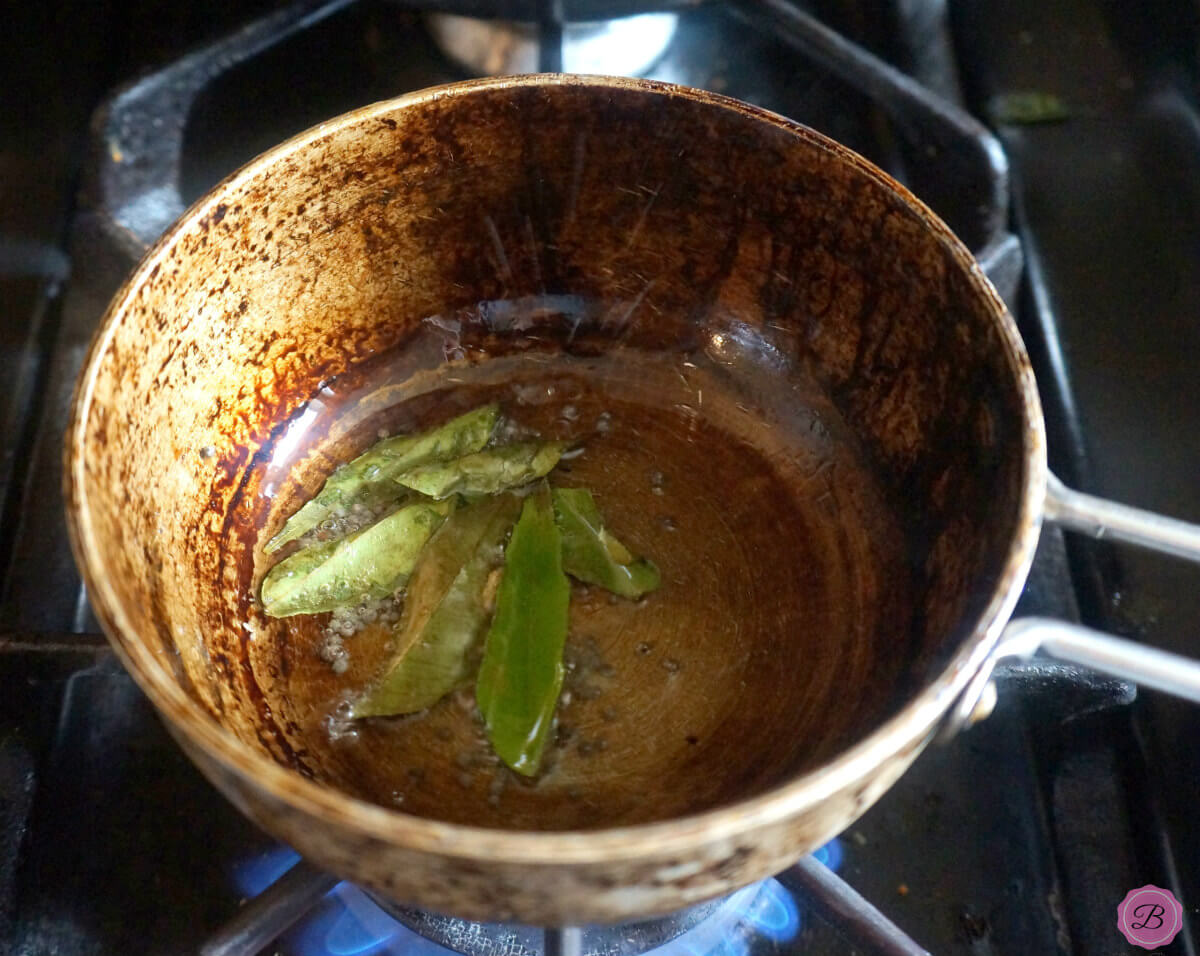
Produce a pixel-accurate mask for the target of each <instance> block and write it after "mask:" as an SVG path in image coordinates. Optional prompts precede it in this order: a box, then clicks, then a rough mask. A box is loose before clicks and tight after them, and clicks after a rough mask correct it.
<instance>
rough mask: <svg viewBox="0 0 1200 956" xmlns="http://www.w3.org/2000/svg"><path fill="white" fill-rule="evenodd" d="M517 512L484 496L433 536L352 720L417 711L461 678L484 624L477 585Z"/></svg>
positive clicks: (507, 499)
mask: <svg viewBox="0 0 1200 956" xmlns="http://www.w3.org/2000/svg"><path fill="white" fill-rule="evenodd" d="M520 511H521V499H520V498H517V497H516V496H515V495H500V496H497V497H495V498H486V499H484V500H482V501H479V502H477V503H475V504H473V505H468V506H467V507H465V508H461V509H459V510H458V511H456V512H455V513H454V514H453V515H451V516H450V517H449V518H447V519H446V521H445V522H444V523H443V524H442V526H441V527H440V528H439V529H438V530H437V531H436V532H435V533H434V535H433V537H432V538H431V539H430V541H429V544H427V545H426V546H425V549H424V551H422V552H421V556H420V558H419V559H418V560H417V565H416V567H415V568H414V569H413V573H412V576H411V577H410V578H409V580H408V591H407V594H406V595H405V599H404V616H403V617H402V618H401V619H400V623H399V624H398V625H397V626H396V630H395V634H396V650H395V653H394V654H393V656H392V658H391V662H390V663H389V664H388V666H387V668H386V669H385V670H384V673H383V677H382V678H381V679H380V680H379V682H378V683H377V684H376V685H375V686H374V687H372V688H371V690H369V691H368V692H367V693H366V694H365V695H364V696H363V697H362V699H360V700H359V701H358V702H357V703H356V704H355V705H354V707H353V710H352V716H353V717H372V716H386V715H391V714H411V713H413V712H414V711H418V710H424V709H425V708H426V707H431V706H433V705H434V704H436V703H437V702H438V701H439V700H441V698H442V697H443V696H445V695H446V694H448V693H450V691H452V690H454V688H455V687H457V686H458V685H459V684H461V683H462V681H463V680H464V679H465V678H467V677H468V676H469V675H468V667H469V658H470V656H471V654H470V652H471V650H472V648H473V647H474V646H475V644H476V643H477V642H478V640H479V639H480V638H481V637H482V636H483V633H484V630H485V629H486V627H487V622H488V615H489V610H488V608H487V606H486V604H485V602H484V599H483V591H484V587H485V585H486V584H487V579H488V576H489V575H490V574H491V572H492V571H494V570H495V569H496V568H497V567H499V565H500V563H501V560H502V556H503V544H504V536H505V535H506V534H507V533H508V530H509V528H511V527H512V526H513V522H515V521H516V520H517V516H518V514H519V513H520Z"/></svg>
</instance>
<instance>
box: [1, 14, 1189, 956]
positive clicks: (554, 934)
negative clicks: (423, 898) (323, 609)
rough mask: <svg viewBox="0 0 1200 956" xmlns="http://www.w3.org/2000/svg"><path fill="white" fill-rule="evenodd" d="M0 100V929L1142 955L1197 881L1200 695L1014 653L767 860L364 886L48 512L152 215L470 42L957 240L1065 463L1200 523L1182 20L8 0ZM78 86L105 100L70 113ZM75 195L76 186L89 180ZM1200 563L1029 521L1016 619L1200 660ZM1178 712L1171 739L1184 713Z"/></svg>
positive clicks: (34, 940)
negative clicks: (746, 115)
mask: <svg viewBox="0 0 1200 956" xmlns="http://www.w3.org/2000/svg"><path fill="white" fill-rule="evenodd" d="M13 16H14V17H15V21H16V22H15V23H13V24H11V25H10V27H9V30H8V31H7V36H6V40H5V42H6V43H7V44H8V52H7V54H6V56H5V57H4V58H3V63H4V66H3V67H2V69H4V70H5V71H7V74H8V76H7V78H8V83H7V84H6V89H8V90H9V91H15V92H16V93H17V94H18V95H17V96H16V97H14V100H15V102H14V105H15V109H14V110H13V111H12V112H11V114H10V115H6V116H4V117H3V120H2V121H0V182H3V184H4V185H5V186H8V187H9V188H7V189H2V190H0V305H2V306H3V308H2V309H0V314H2V315H3V317H4V318H3V322H4V326H3V327H4V328H5V330H6V332H7V336H8V347H7V348H6V349H5V350H3V354H0V362H3V363H4V365H3V367H4V369H5V371H6V372H7V373H8V375H7V379H6V381H7V382H9V388H8V389H7V390H6V392H5V394H4V395H3V397H0V409H2V412H0V421H2V422H3V427H4V445H3V448H4V455H3V458H2V459H0V495H2V498H0V501H2V503H3V508H4V521H3V522H2V524H0V571H2V573H3V592H2V603H0V680H2V681H3V686H4V688H5V693H4V694H3V695H0V952H5V953H7V952H12V953H16V954H41V953H56V954H59V953H61V954H65V956H70V954H76V953H79V954H83V953H89V954H92V953H94V954H107V953H122V954H124V953H134V952H137V953H150V954H156V953H164V954H165V953H178V952H182V951H187V952H202V953H205V954H206V956H232V954H235V953H239V954H249V953H258V952H267V953H280V954H304V956H310V954H313V956H315V954H350V953H406V954H408V953H422V954H423V953H431V954H432V953H446V952H460V953H468V954H474V953H488V954H492V953H495V954H500V953H503V954H511V956H518V954H524V953H539V952H546V953H567V952H573V953H613V954H616V953H620V954H622V956H624V954H632V953H645V952H654V953H656V954H664V956H666V954H671V956H676V954H680V956H682V954H693V956H706V954H717V953H720V954H736V956H756V954H768V953H802V952H814V953H862V954H872V953H891V954H895V953H909V954H912V953H919V952H922V951H929V952H934V953H938V954H956V953H957V954H964V956H966V954H970V956H982V954H989V953H1039V954H1040V953H1045V954H1054V953H1062V954H1072V956H1074V954H1100V953H1103V954H1110V953H1118V952H1130V951H1132V950H1131V948H1130V946H1129V945H1128V944H1127V943H1126V941H1125V940H1124V938H1123V937H1122V936H1121V935H1120V934H1119V932H1118V930H1117V919H1116V912H1117V905H1118V904H1119V903H1120V902H1121V901H1122V899H1123V898H1124V897H1125V895H1126V893H1127V892H1128V891H1130V890H1131V889H1134V888H1136V887H1140V886H1143V885H1145V884H1147V883H1152V884H1154V885H1156V886H1160V887H1164V888H1168V889H1170V890H1171V891H1172V892H1173V893H1174V895H1175V896H1176V897H1177V898H1178V899H1180V900H1182V901H1183V904H1184V916H1185V926H1184V929H1183V931H1182V932H1181V933H1180V934H1179V936H1178V937H1176V939H1175V941H1174V942H1173V943H1170V944H1169V945H1167V946H1164V947H1162V948H1161V951H1162V952H1163V953H1172V954H1191V953H1194V952H1195V949H1194V943H1193V938H1192V931H1193V930H1192V927H1191V925H1189V922H1188V921H1190V922H1191V923H1195V921H1196V916H1197V913H1198V912H1200V911H1198V910H1197V906H1200V828H1197V827H1196V826H1194V824H1193V821H1192V814H1193V812H1194V808H1195V805H1196V796H1197V794H1200V749H1197V748H1196V747H1195V746H1194V745H1192V744H1191V743H1190V742H1191V741H1195V740H1196V739H1198V738H1200V714H1198V713H1197V712H1196V711H1195V710H1193V709H1192V708H1190V707H1189V706H1188V705H1184V704H1178V703H1176V702H1174V701H1170V700H1167V699H1165V698H1161V697H1159V696H1158V695H1155V694H1150V693H1141V694H1138V693H1136V692H1135V690H1134V688H1132V687H1131V686H1130V685H1128V684H1125V683H1123V682H1120V681H1113V680H1108V679H1103V678H1098V677H1096V676H1095V675H1090V674H1087V673H1085V672H1081V671H1078V670H1076V669H1073V668H1070V667H1066V666H1060V665H1051V664H1047V663H1044V662H1041V661H1035V662H1032V663H1029V664H1025V665H1020V666H1006V667H1004V668H1002V669H1001V670H1000V672H999V695H998V698H999V699H998V704H997V706H996V709H995V711H994V712H993V713H992V715H991V716H990V717H989V718H988V719H987V720H985V721H983V722H982V723H980V724H978V725H976V726H974V727H972V728H970V729H969V730H967V731H965V732H963V733H962V734H960V735H959V736H957V737H956V738H954V739H953V740H951V741H949V742H946V743H943V744H939V745H935V746H933V747H931V748H930V749H929V750H928V751H927V752H926V753H925V754H924V755H923V756H922V757H921V758H920V759H919V761H918V762H917V764H916V765H915V766H914V767H913V769H912V770H911V771H910V772H909V773H908V774H907V775H906V776H905V777H904V778H903V779H902V780H901V781H900V782H899V783H898V784H897V785H896V786H895V787H893V789H892V790H891V791H889V792H888V793H887V794H886V795H885V797H884V798H883V799H882V800H881V801H880V803H879V804H878V805H877V806H876V807H875V808H874V809H872V810H871V811H869V812H868V813H867V814H866V815H865V816H864V817H863V818H862V819H861V820H860V821H859V822H858V823H857V824H855V826H853V827H852V828H851V829H850V830H849V831H847V832H845V833H843V834H841V835H840V836H839V837H838V839H837V840H835V841H834V842H833V843H831V844H829V845H828V846H826V847H825V848H823V849H822V850H821V851H820V852H819V853H817V854H814V855H813V857H810V858H809V859H808V860H806V861H803V862H802V863H801V864H799V865H798V866H797V867H795V868H793V869H792V870H789V871H787V872H786V873H783V874H780V875H779V876H778V877H777V878H776V879H773V880H768V881H766V882H764V883H762V884H757V885H755V886H752V887H747V888H746V889H744V890H742V891H740V892H739V893H737V894H734V895H733V896H732V897H729V898H727V899H725V900H719V901H713V902H712V903H709V904H705V905H703V906H701V907H698V908H696V909H695V910H690V911H687V912H685V913H681V914H675V915H673V916H672V917H670V918H668V919H665V920H657V921H650V922H647V923H644V924H635V925H631V926H623V927H577V928H568V929H550V930H544V929H540V928H530V927H517V926H488V925H482V924H474V923H467V922H464V921H460V920H454V919H450V918H447V917H444V916H441V915H439V914H432V913H426V912H422V911H419V910H414V909H411V908H405V907H398V906H396V905H395V904H393V903H388V902H386V901H377V900H373V899H371V898H370V897H369V896H367V895H366V894H365V893H364V892H362V891H361V890H359V889H358V888H356V887H354V886H352V885H349V884H345V883H339V882H337V881H336V880H335V879H334V878H332V877H330V876H328V875H327V874H324V873H321V872H320V871H318V870H316V869H314V868H312V867H311V866H310V865H309V864H308V863H306V862H305V861H302V860H298V859H297V858H296V856H295V854H294V853H293V852H292V851H291V850H290V849H289V848H287V847H283V846H280V845H278V844H277V843H275V842H274V841H273V840H272V839H271V838H270V837H268V836H267V835H265V834H263V833H262V832H260V831H259V830H257V829H256V828H255V827H254V826H253V825H252V824H250V823H249V822H247V821H246V820H245V819H244V818H243V817H241V816H240V815H239V814H238V813H237V812H236V811H235V810H234V809H233V808H232V807H231V806H229V805H228V804H227V803H226V802H225V801H224V800H223V798H221V797H220V796H219V795H218V794H217V793H216V791H214V790H213V789H212V788H211V787H210V786H209V785H208V784H207V783H206V782H205V781H204V780H203V779H202V778H201V777H200V776H199V774H198V773H197V772H196V771H195V770H194V769H193V768H192V766H191V765H190V764H189V763H188V762H187V761H186V759H185V758H184V757H183V756H182V755H181V753H180V752H179V750H178V749H177V747H176V746H175V745H174V743H173V742H172V741H171V739H170V738H169V737H168V736H167V734H166V733H165V731H164V730H163V728H162V725H161V724H160V723H159V721H158V720H157V718H156V717H155V715H154V714H153V712H152V710H151V709H150V707H149V705H148V704H147V702H146V701H145V699H144V698H143V697H142V695H141V693H140V692H139V691H138V690H137V689H136V687H135V686H134V685H133V683H132V682H131V681H130V680H129V678H128V677H127V676H126V675H125V674H124V672H123V671H122V670H121V668H120V666H119V665H118V664H117V662H116V661H115V659H114V658H113V656H112V654H111V653H110V652H109V650H108V648H107V645H106V644H105V642H104V640H103V638H102V637H101V636H100V635H99V629H98V626H97V624H96V622H95V620H94V619H93V617H92V616H91V612H90V610H89V608H88V604H87V600H86V595H84V594H83V591H82V588H81V586H80V583H79V578H78V575H77V574H76V572H75V569H74V565H73V562H72V560H71V556H70V553H69V549H68V546H67V541H66V534H65V528H64V525H63V518H62V505H61V500H60V497H59V494H58V491H57V489H58V487H59V485H60V477H61V469H60V464H59V455H60V448H61V434H62V429H63V425H64V421H65V415H66V408H67V404H68V401H69V396H70V389H71V385H72V383H73V379H74V376H75V374H76V372H77V370H78V367H79V364H80V362H81V359H82V355H83V351H84V349H85V348H86V345H87V342H88V339H89V337H90V335H91V332H92V331H93V330H94V328H95V326H96V323H97V321H98V320H99V318H100V316H101V314H102V312H103V310H104V307H105V305H106V303H107V301H108V299H109V298H110V297H111V295H112V294H113V292H114V291H115V290H116V288H117V286H118V285H119V283H120V281H121V280H122V278H123V277H124V275H125V274H126V273H127V272H128V270H129V269H130V268H131V267H132V265H133V263H134V262H135V261H136V259H137V257H138V255H139V254H140V251H141V250H142V249H143V248H144V247H145V245H146V244H148V243H150V242H152V241H153V240H154V238H155V237H156V236H157V235H159V234H160V233H161V232H162V230H163V229H165V228H166V227H167V226H168V225H169V224H170V222H171V221H172V220H173V219H174V217H175V216H177V215H178V214H179V213H180V212H181V211H182V210H183V208H184V207H185V205H186V204H187V203H189V202H190V201H191V200H193V199H195V198H196V197H198V196H199V195H201V194H202V193H203V192H204V191H205V190H206V189H208V188H209V187H210V186H212V185H213V184H214V183H216V182H217V181H218V180H219V179H220V178H221V177H223V176H224V175H226V174H227V173H229V172H230V171H232V170H233V169H235V168H236V167H237V166H238V165H239V164H240V163H241V162H243V161H245V160H247V159H249V158H250V157H252V156H254V155H255V154H257V153H258V152H260V151H261V150H262V149H265V148H267V147H269V146H271V145H274V144H275V143H277V142H279V141H281V140H283V139H284V138H286V137H287V136H289V135H291V134H293V133H295V132H298V131H300V130H302V129H304V128H306V127H307V126H309V125H312V124H313V123H315V122H319V121H321V120H323V119H326V118H328V117H330V116H333V115H336V114H338V113H341V112H344V111H346V110H348V109H352V108H354V107H357V106H360V105H363V104H365V103H368V102H371V101H373V100H377V99H381V98H386V97H390V96H395V95H398V94H400V93H403V92H406V91H408V90H414V89H420V88H423V87H427V86H431V85H434V84H438V83H443V82H448V81H452V80H457V79H462V78H465V77H467V76H469V75H474V74H478V73H481V72H496V71H518V70H531V69H542V70H557V69H567V70H576V71H581V70H588V71H594V72H613V73H636V74H639V75H646V76H650V77H653V78H657V79H663V80H669V81H673V82H680V83H685V84H688V85H692V86H699V87H704V88H707V89H712V90H715V91H718V92H723V93H726V94H728V95H732V96H736V97H738V98H740V99H744V100H747V101H750V102H752V103H756V104H758V105H761V106H764V107H767V108H769V109H773V110H776V111H777V112H780V113H783V114H785V115H787V116H789V117H791V118H794V119H797V120H799V121H801V122H804V123H807V124H809V125H811V126H813V127H815V128H816V129H818V130H820V131H821V132H824V133H826V134H828V135H830V136H832V137H834V138H835V139H838V140H840V141H841V142H843V143H845V144H846V145H848V146H850V147H851V148H853V149H856V150H858V151H859V152H861V153H863V154H864V155H866V156H867V157H868V158H870V159H872V160H873V161H874V162H876V163H877V164H879V165H880V166H882V167H883V168H885V169H886V170H888V171H889V172H891V173H892V174H893V175H895V176H896V177H897V178H899V179H900V180H901V181H903V182H905V183H906V184H908V185H909V186H910V188H912V189H913V190H914V192H916V193H917V195H919V196H920V197H921V198H923V199H925V200H926V201H927V202H928V203H929V204H930V205H931V206H932V207H933V208H934V210H935V211H936V212H938V213H939V214H940V215H941V216H942V217H943V218H944V219H946V221H947V222H948V223H949V224H950V225H951V227H952V228H953V229H954V230H955V231H956V232H957V233H958V234H959V235H960V236H961V237H962V238H963V240H964V241H965V242H966V243H967V244H968V245H969V246H971V248H972V249H973V250H974V251H975V253H976V255H977V256H978V257H979V259H980V262H981V264H982V266H983V267H984V268H985V270H986V271H987V272H988V274H989V276H990V277H991V278H992V279H993V281H994V282H995V283H996V285H997V288H998V289H999V290H1000V291H1001V293H1002V295H1003V296H1004V297H1005V299H1006V300H1007V301H1008V303H1009V304H1010V306H1011V307H1012V309H1013V310H1014V312H1015V313H1016V315H1017V317H1018V321H1019V324H1020V326H1021V329H1022V332H1023V335H1024V336H1025V338H1026V342H1027V344H1028V346H1029V348H1030V352H1031V356H1032V358H1033V359H1034V362H1035V367H1036V371H1037V374H1038V378H1039V383H1040V386H1041V390H1042V397H1043V401H1044V403H1045V405H1046V411H1047V423H1048V428H1049V433H1050V441H1051V464H1052V467H1053V468H1054V469H1055V470H1056V471H1057V472H1058V473H1059V474H1060V475H1061V476H1062V477H1064V478H1066V479H1069V480H1072V481H1073V482H1074V483H1075V484H1076V485H1078V486H1080V487H1083V488H1085V489H1087V490H1093V491H1096V492H1099V493H1103V494H1107V495H1111V496H1114V497H1117V498H1121V499H1124V500H1128V501H1130V502H1132V503H1135V504H1139V505H1142V506H1145V507H1151V508H1156V509H1159V510H1161V511H1164V512H1166V513H1172V514H1176V515H1178V516H1180V517H1185V518H1191V519H1193V520H1195V519H1200V484H1197V483H1196V481H1195V475H1196V474H1197V473H1198V471H1200V468H1198V466H1200V441H1197V440H1196V438H1195V435H1196V433H1197V429H1196V428H1195V426H1196V425H1198V424H1200V376H1196V374H1195V371H1194V369H1195V365H1196V361H1195V360H1196V358H1197V357H1200V322H1197V320H1196V316H1197V315H1200V308H1197V306H1198V305H1200V259H1197V257H1196V255H1195V250H1196V248H1197V244H1198V240H1200V202H1198V201H1197V198H1198V197H1197V191H1198V190H1200V165H1198V164H1197V160H1196V157H1197V156H1200V148H1198V147H1200V143H1197V142H1196V140H1197V138H1198V133H1197V130H1200V122H1198V120H1200V115H1198V112H1200V106H1198V102H1197V100H1198V92H1200V87H1198V86H1197V81H1198V79H1200V65H1198V63H1197V57H1198V53H1200V43H1198V40H1200V13H1198V11H1197V9H1196V8H1195V7H1194V6H1192V5H1190V4H1185V3H1164V4H1160V5H1154V6H1153V9H1147V10H1143V9H1140V8H1138V7H1134V6H1133V5H1125V6H1122V5H1117V4H1111V3H1107V2H1103V0H1064V2H1062V3H1058V4H1052V5H1048V4H1045V3H1040V4H1039V3H1034V2H1032V0H1007V2H1003V3H1001V2H999V0H891V2H888V3H858V2H852V0H822V2H813V3H799V2H794V0H710V2H706V3H701V2H699V0H645V2H643V0H413V2H409V3H400V2H391V0H324V2H319V0H300V2H292V3H277V2H269V0H253V2H245V3H242V4H238V5H236V6H235V5H225V4H218V3H215V2H213V3H208V2H198V3H194V4H188V5H168V4H158V3H155V2H153V0H134V2H129V3H124V4H122V3H113V4H109V5H74V4H65V3H60V4H52V3H51V4H45V5H42V6H37V5H31V6H30V7H28V8H26V9H23V10H20V11H19V12H16V13H15V14H14V15H13ZM89 116H90V117H91V118H92V121H91V125H90V127H89V126H88V119H89ZM76 186H78V187H79V188H78V192H76V189H75V187H76ZM1197 584H1200V572H1198V571H1197V570H1196V569H1194V568H1190V567H1187V566H1185V565H1182V564H1178V563H1175V562H1171V561H1168V560H1167V559H1164V558H1158V557H1151V556H1146V555H1141V554H1137V553H1133V552H1130V551H1128V550H1122V551H1120V552H1117V551H1115V550H1112V549H1110V548H1109V547H1107V546H1106V545H1105V544H1104V543H1103V542H1084V541H1077V540H1074V539H1071V540H1064V538H1063V536H1062V535H1061V534H1059V533H1057V532H1047V533H1046V534H1045V535H1044V538H1043V542H1042V545H1041V548H1040V550H1039V553H1038V557H1037V559H1036V561H1035V565H1034V569H1033V572H1032V574H1031V577H1030V581H1029V584H1028V586H1027V588H1026V590H1025V593H1024V595H1023V597H1022V600H1021V604H1020V606H1019V607H1018V611H1017V613H1018V615H1019V614H1025V613H1036V614H1046V615H1051V616H1060V617H1066V618H1070V619H1076V620H1078V619H1083V620H1085V621H1088V622H1089V623H1093V624H1095V625H1096V626H1100V627H1105V628H1108V629H1111V630H1115V631H1118V632H1121V633H1126V634H1132V635H1134V636H1137V637H1140V638H1141V639H1143V640H1146V641H1147V642H1149V643H1155V644H1158V645H1161V646H1164V647H1168V648H1170V649H1173V650H1178V651H1182V652H1189V650H1190V652H1191V653H1192V654H1193V655H1196V654H1197V653H1200V638H1197V637H1196V636H1195V634H1196V631H1195V623H1194V622H1195V621H1197V620H1200V587H1197ZM1185 742H1189V743H1185Z"/></svg>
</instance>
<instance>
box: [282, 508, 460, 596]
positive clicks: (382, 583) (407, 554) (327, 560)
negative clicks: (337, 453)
mask: <svg viewBox="0 0 1200 956" xmlns="http://www.w3.org/2000/svg"><path fill="white" fill-rule="evenodd" d="M452 509H453V502H450V501H444V502H418V503H416V504H411V505H408V506H406V507H404V508H401V509H400V510H399V511H395V512H393V513H392V514H390V515H388V516H387V517H385V518H381V519H380V520H379V521H376V522H375V523H374V524H373V525H371V526H370V527H367V528H363V529H362V530H361V531H356V532H354V534H352V535H349V536H348V537H345V538H343V539H342V540H341V541H331V542H329V543H327V544H320V545H316V546H314V547H311V548H305V549H304V550H303V551H298V552H296V553H295V554H293V555H291V556H290V557H288V558H285V559H284V560H283V561H280V562H279V563H278V564H277V565H275V567H273V568H271V570H270V571H269V572H268V573H267V576H266V578H264V579H263V583H262V590H261V596H262V603H263V609H264V610H265V611H266V612H267V614H269V615H271V616H272V617H289V616H291V615H293V614H317V613H319V612H321V611H332V610H333V609H334V608H335V607H338V606H342V605H347V604H355V603H357V602H358V601H361V600H364V599H375V598H381V597H385V596H386V595H388V594H391V593H392V592H393V591H394V590H396V588H397V587H399V586H400V585H401V584H403V583H404V582H405V580H406V579H407V578H408V575H409V572H410V571H412V569H413V565H414V564H415V563H416V560H417V555H418V554H420V552H421V548H422V547H424V545H425V542H426V541H428V540H429V536H430V535H431V534H432V533H433V532H434V530H435V529H436V528H437V526H438V525H439V524H441V522H442V519H443V518H444V517H445V516H446V515H447V514H449V513H450V511H451V510H452Z"/></svg>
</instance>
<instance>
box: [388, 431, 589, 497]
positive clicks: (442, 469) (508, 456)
mask: <svg viewBox="0 0 1200 956" xmlns="http://www.w3.org/2000/svg"><path fill="white" fill-rule="evenodd" d="M566 447H567V443H566V442H559V441H551V442H519V443H517V444H514V445H502V446H500V447H498V448H489V449H487V450H486V451H481V452H476V453H475V454H472V455H465V456H463V457H462V458H456V459H454V460H453V461H441V462H436V463H433V464H428V465H424V466H422V467H420V468H415V469H413V470H411V471H409V472H407V473H406V474H403V475H400V476H399V477H398V478H397V479H396V480H397V481H398V482H400V484H402V485H406V486H407V487H409V488H411V489H413V491H418V492H420V493H421V494H423V495H428V496H429V497H431V498H445V497H446V496H447V495H452V494H456V493H457V494H464V495H488V494H493V493H495V492H497V491H504V490H506V489H508V488H517V487H520V486H521V485H526V484H528V483H529V482H531V481H534V480H535V479H537V478H541V477H543V476H545V475H547V474H549V473H550V470H551V469H552V468H553V467H554V466H555V465H557V464H558V459H559V458H561V457H562V453H563V451H564V450H565V449H566Z"/></svg>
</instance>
